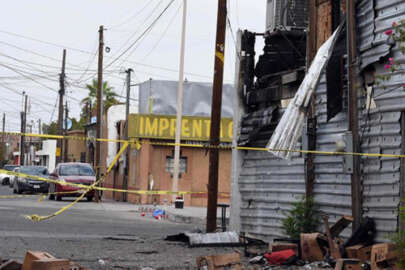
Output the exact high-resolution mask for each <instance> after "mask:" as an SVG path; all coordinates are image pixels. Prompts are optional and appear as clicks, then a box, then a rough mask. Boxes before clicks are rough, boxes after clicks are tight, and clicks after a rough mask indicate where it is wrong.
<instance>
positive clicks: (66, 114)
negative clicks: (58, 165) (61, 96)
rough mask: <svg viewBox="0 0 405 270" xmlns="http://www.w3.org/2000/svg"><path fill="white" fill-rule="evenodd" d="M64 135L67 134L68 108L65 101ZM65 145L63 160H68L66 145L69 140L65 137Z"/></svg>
mask: <svg viewBox="0 0 405 270" xmlns="http://www.w3.org/2000/svg"><path fill="white" fill-rule="evenodd" d="M65 104H66V105H65V136H67V134H68V119H69V109H68V104H67V101H66V103H65ZM64 142H65V146H64V147H63V150H64V152H63V162H68V145H69V140H68V139H65V140H64Z"/></svg>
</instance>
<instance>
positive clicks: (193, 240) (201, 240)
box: [165, 232, 243, 247]
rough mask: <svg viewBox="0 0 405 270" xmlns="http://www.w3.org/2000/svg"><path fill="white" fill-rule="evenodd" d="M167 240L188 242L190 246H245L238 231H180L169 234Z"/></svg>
mask: <svg viewBox="0 0 405 270" xmlns="http://www.w3.org/2000/svg"><path fill="white" fill-rule="evenodd" d="M165 240H166V241H174V242H184V243H188V245H189V246H190V247H202V246H221V247H229V246H233V247H235V246H243V243H242V242H241V241H240V238H239V235H238V234H237V233H236V232H219V233H201V232H197V233H190V232H185V233H180V234H175V235H169V236H167V237H166V238H165Z"/></svg>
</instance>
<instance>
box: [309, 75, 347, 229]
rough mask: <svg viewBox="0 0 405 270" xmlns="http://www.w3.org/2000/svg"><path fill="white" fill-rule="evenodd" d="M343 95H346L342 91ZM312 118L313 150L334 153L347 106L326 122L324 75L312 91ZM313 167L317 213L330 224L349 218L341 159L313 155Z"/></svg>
mask: <svg viewBox="0 0 405 270" xmlns="http://www.w3.org/2000/svg"><path fill="white" fill-rule="evenodd" d="M344 92H345V93H346V89H344ZM344 96H346V95H344ZM346 101H347V99H346V98H344V100H343V103H344V104H345V103H346ZM315 115H316V119H317V127H316V150H318V151H336V141H338V140H342V139H343V135H344V134H345V133H346V132H347V130H348V122H347V106H344V108H343V111H342V112H340V113H339V114H337V115H336V116H335V117H334V118H332V119H330V120H329V122H327V96H326V76H325V75H323V76H322V77H321V79H320V82H319V84H318V87H317V89H316V91H315ZM314 164H315V182H314V190H313V192H314V201H315V202H316V204H317V205H319V206H320V210H321V211H322V212H325V213H327V214H328V215H329V220H330V222H331V223H334V222H335V221H336V220H338V219H339V218H341V217H342V215H351V214H352V211H351V203H352V200H351V184H350V174H346V173H345V172H344V168H343V166H344V157H343V156H322V155H316V156H315V158H314ZM343 235H344V236H348V235H350V230H346V231H345V233H344V234H343Z"/></svg>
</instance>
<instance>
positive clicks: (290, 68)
mask: <svg viewBox="0 0 405 270" xmlns="http://www.w3.org/2000/svg"><path fill="white" fill-rule="evenodd" d="M280 2H281V3H290V4H292V2H294V3H295V5H294V8H295V9H294V8H292V7H289V8H283V6H282V5H281V6H280V3H278V1H275V0H274V1H268V19H267V23H268V25H270V26H269V27H267V30H268V31H267V32H266V33H265V34H264V36H263V38H265V43H266V45H265V48H264V50H263V51H262V52H260V53H259V54H260V56H259V59H258V61H257V63H256V62H255V58H254V56H255V54H256V53H258V52H255V50H254V46H253V44H254V41H255V38H262V36H259V35H257V34H255V33H249V32H248V31H245V32H241V33H240V36H241V37H240V42H241V56H242V57H241V60H240V62H239V63H238V64H239V68H238V69H239V78H240V79H239V87H238V90H239V107H238V108H237V109H238V110H237V111H236V113H235V118H234V123H235V125H236V123H238V126H237V130H238V132H237V133H235V135H236V136H234V138H235V140H237V141H235V142H234V145H235V144H236V143H238V144H239V145H240V146H246V147H252V148H262V147H265V146H266V145H267V143H268V142H269V140H270V139H271V137H272V135H273V134H274V132H275V130H276V127H277V126H278V124H279V123H280V120H281V119H282V117H283V114H284V112H285V111H286V109H287V107H288V104H289V102H290V100H289V99H291V98H293V97H294V96H295V94H296V91H297V89H298V88H299V87H300V84H301V82H302V80H303V78H304V76H305V75H306V71H307V69H308V68H309V66H310V65H309V64H310V63H311V61H312V59H313V58H314V56H315V54H316V53H317V51H318V49H319V48H320V47H321V45H322V44H324V43H325V42H326V41H327V40H328V38H329V37H330V36H331V35H332V33H333V32H334V31H335V29H337V28H339V27H340V33H341V34H340V35H337V36H336V39H334V40H333V46H332V47H333V52H332V53H331V54H330V55H329V62H328V64H327V65H326V66H325V68H323V69H322V72H321V74H320V76H319V78H316V79H317V81H316V87H315V88H314V89H313V94H312V99H311V101H310V102H309V105H308V108H307V109H306V110H305V112H304V113H305V117H306V118H305V121H304V126H303V128H302V131H299V132H298V135H299V136H298V137H299V138H298V141H297V144H296V145H295V147H294V149H293V150H298V151H297V152H292V154H291V156H290V159H289V160H285V159H282V158H279V157H277V156H275V155H273V154H272V153H270V152H267V151H252V150H248V148H246V149H243V147H239V148H238V149H234V150H233V157H232V162H233V163H232V183H231V186H232V197H231V205H232V207H231V212H232V214H231V226H232V227H233V229H235V230H237V231H240V232H246V233H248V234H250V235H253V236H256V237H260V238H263V239H267V240H272V239H274V238H277V237H281V236H284V235H285V233H284V231H283V230H282V220H283V218H284V217H285V211H288V210H290V209H291V207H292V202H295V201H297V200H299V199H300V198H301V197H302V196H311V197H312V198H313V200H314V201H315V203H316V204H317V205H318V206H319V207H320V210H321V211H322V212H324V213H327V214H328V215H329V217H330V221H331V223H333V222H335V221H336V220H337V219H339V218H340V217H341V216H343V215H353V216H354V217H355V219H357V221H360V220H361V219H362V218H365V217H371V218H373V219H374V220H375V222H376V227H377V233H378V234H377V239H378V240H381V241H384V240H387V237H388V236H389V234H391V233H393V232H396V231H397V230H398V229H401V228H404V227H403V224H402V222H401V221H400V219H399V207H400V205H401V198H403V197H404V196H403V194H404V191H405V190H404V187H405V174H404V172H405V165H404V164H405V163H404V162H403V159H401V158H400V157H399V156H398V155H400V154H404V153H405V148H404V143H403V142H404V134H405V121H404V119H405V114H404V109H405V107H404V105H403V104H405V103H404V102H403V99H404V95H405V94H404V92H403V89H402V88H401V87H402V84H403V83H404V82H405V79H404V77H403V73H404V70H403V68H399V69H398V70H397V71H396V72H394V73H393V74H391V76H390V79H388V80H378V78H379V76H381V75H385V74H387V72H388V71H387V70H386V69H384V65H386V63H387V61H388V59H389V58H390V57H393V58H395V59H396V61H398V62H400V63H401V64H402V62H403V59H404V55H403V54H402V53H401V51H400V46H399V44H398V43H395V42H393V40H392V38H390V37H389V36H387V34H386V33H385V31H386V30H388V29H391V28H392V23H393V22H399V21H400V20H403V19H405V16H404V15H403V14H405V4H404V3H403V1H399V0H393V1H382V0H381V1H379V0H377V1H371V0H362V1H357V3H356V8H355V12H354V13H355V18H356V20H355V33H354V34H355V37H356V41H357V46H356V47H355V50H354V51H355V52H356V53H357V57H354V58H353V59H354V60H353V62H351V63H352V64H350V65H349V64H348V58H349V56H348V54H347V52H348V51H349V49H350V46H346V44H347V43H348V40H347V38H346V37H347V36H348V34H349V33H351V34H353V33H352V32H350V29H351V28H349V26H350V27H352V25H353V22H350V24H348V26H347V27H346V23H347V22H346V23H345V20H346V17H347V13H346V3H345V1H331V0H324V1H308V3H306V1H280ZM298 2H300V4H298ZM301 4H302V5H301ZM286 5H287V4H286ZM298 7H302V8H301V9H299V8H298ZM283 9H284V10H283ZM287 10H288V12H287ZM293 12H296V13H297V15H296V16H295V15H294V14H291V13H293ZM286 13H287V14H288V13H289V14H290V15H289V19H291V18H302V17H303V16H302V15H303V14H304V17H305V18H307V19H306V20H298V19H297V22H296V23H295V24H294V23H291V22H289V25H288V27H284V26H282V25H281V26H277V23H279V24H282V23H286V22H287V21H288V20H286V18H284V19H279V18H278V17H277V16H280V14H281V15H283V14H286ZM298 13H299V16H298ZM277 14H278V15H277ZM283 16H286V15H283ZM269 22H276V23H273V24H271V23H269ZM351 52H353V50H352V51H351ZM350 57H352V56H350ZM349 71H354V73H353V74H354V76H353V77H350V76H349ZM350 87H351V88H350ZM349 89H354V90H350V91H349ZM350 93H352V96H350V95H349V94H350ZM353 93H354V94H353ZM349 97H351V99H349ZM353 98H354V99H353ZM353 100H354V103H353ZM353 112H356V114H357V115H356V114H354V113H353ZM354 115H355V116H356V117H355V118H353V117H354ZM353 125H356V126H357V127H358V131H357V132H356V131H353ZM354 130H355V129H354ZM355 138H357V139H358V141H357V140H356V139H355ZM286 139H289V138H286ZM292 139H293V138H291V140H292ZM300 150H303V151H301V152H300ZM306 150H315V151H320V152H336V151H343V152H356V151H357V152H361V153H363V154H364V155H362V156H356V155H354V156H353V155H338V154H329V155H325V154H323V155H322V154H308V153H306V152H305V151H306ZM369 153H371V154H370V155H368V154H369ZM373 153H375V154H382V155H372V154H373ZM356 159H357V161H356ZM356 164H357V165H356ZM356 166H358V169H356ZM354 226H356V225H354ZM350 233H351V232H350V229H347V230H346V231H345V232H344V233H343V236H349V235H350Z"/></svg>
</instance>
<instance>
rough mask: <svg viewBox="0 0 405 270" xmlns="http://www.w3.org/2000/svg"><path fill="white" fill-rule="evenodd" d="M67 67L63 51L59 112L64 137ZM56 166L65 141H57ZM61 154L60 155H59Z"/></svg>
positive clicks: (61, 132)
mask: <svg viewBox="0 0 405 270" xmlns="http://www.w3.org/2000/svg"><path fill="white" fill-rule="evenodd" d="M65 65H66V49H63V57H62V70H61V73H60V75H59V112H58V134H59V135H63V96H64V95H65ZM56 147H57V150H56V152H57V155H56V164H58V163H60V162H61V161H62V153H63V152H62V148H63V141H62V140H58V141H57V146H56ZM58 154H59V155H58Z"/></svg>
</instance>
